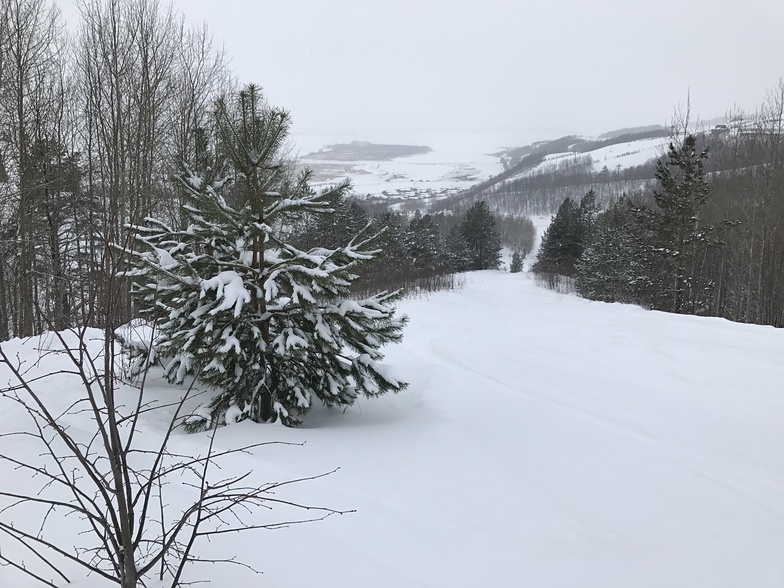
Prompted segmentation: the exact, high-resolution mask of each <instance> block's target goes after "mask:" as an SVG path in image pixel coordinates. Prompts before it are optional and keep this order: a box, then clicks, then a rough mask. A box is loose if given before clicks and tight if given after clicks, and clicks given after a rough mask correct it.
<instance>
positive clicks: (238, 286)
mask: <svg viewBox="0 0 784 588" xmlns="http://www.w3.org/2000/svg"><path fill="white" fill-rule="evenodd" d="M215 123H216V128H217V130H218V146H219V152H218V153H219V154H222V155H223V156H224V157H225V158H226V160H227V162H228V164H229V169H230V170H231V171H233V172H234V175H235V178H234V183H235V187H236V188H238V190H236V192H235V193H234V194H233V195H231V204H229V202H227V198H224V197H223V195H222V194H224V193H226V192H227V186H228V184H229V183H230V179H229V177H228V176H227V175H226V173H224V172H223V170H221V169H219V168H218V167H216V166H212V167H208V168H207V169H205V170H202V171H194V170H190V169H188V168H187V166H186V167H184V169H183V171H182V173H181V174H180V176H179V179H180V181H181V183H182V185H183V186H184V188H185V192H186V194H187V203H186V205H185V207H184V216H185V218H186V221H187V224H186V226H185V228H184V229H183V230H174V229H172V228H170V227H168V226H166V225H165V224H163V223H161V222H159V221H156V220H153V219H147V223H146V226H144V227H138V231H139V233H138V234H139V239H140V241H141V243H142V244H143V245H144V246H146V247H145V248H146V251H143V252H136V253H133V254H132V256H133V258H134V259H135V260H136V262H137V266H136V269H135V270H133V271H132V272H130V273H131V275H132V276H133V277H134V281H135V287H134V294H135V298H136V300H137V302H138V304H139V306H140V309H141V310H142V311H146V312H147V313H148V314H150V315H151V316H152V317H153V318H155V319H156V321H157V325H158V327H157V328H158V336H157V342H156V351H157V354H158V356H159V357H166V358H169V361H168V365H167V368H166V375H167V376H168V378H169V379H170V380H171V381H174V382H182V381H183V380H184V379H185V378H186V376H188V375H190V374H192V375H194V376H196V377H197V378H199V380H200V381H202V382H204V383H206V384H209V385H211V386H213V387H214V388H215V389H216V390H217V395H216V396H215V397H214V399H213V400H212V401H211V402H210V403H209V405H208V406H206V407H203V408H202V409H200V410H199V411H197V413H196V414H194V415H193V416H191V417H190V418H189V419H188V420H187V422H186V428H187V429H188V430H190V431H199V430H204V429H208V428H211V427H215V426H217V425H219V424H222V423H232V422H237V421H241V420H245V419H250V420H253V421H256V422H262V421H274V420H276V419H277V418H280V419H281V421H282V422H283V423H284V424H286V425H296V424H298V422H299V417H300V416H301V415H302V414H304V413H305V412H306V411H307V410H308V409H310V408H311V407H312V406H313V403H314V400H316V399H318V400H321V401H322V402H323V403H324V404H326V405H329V406H335V405H337V406H346V405H350V404H352V403H353V402H354V401H355V400H356V398H357V397H358V396H360V395H365V396H377V395H380V394H383V393H385V392H389V391H393V392H397V391H399V390H402V389H403V388H405V387H406V384H405V383H404V382H401V381H400V380H398V379H397V378H396V377H394V376H393V375H392V373H391V371H390V370H389V368H388V367H387V366H385V365H383V364H382V363H380V362H381V361H382V359H383V355H382V353H381V352H380V348H381V347H382V346H383V345H385V344H387V343H392V342H397V341H400V339H401V337H402V329H403V326H404V324H405V321H406V319H405V317H398V316H395V308H394V302H395V301H396V299H397V297H398V294H397V293H381V294H378V295H375V296H371V297H369V298H366V299H363V300H354V299H352V298H351V295H350V291H349V288H350V286H351V283H352V281H354V280H355V279H356V278H357V275H356V273H355V272H356V270H357V267H358V266H359V265H361V264H362V262H365V261H367V260H370V259H371V258H372V257H373V256H374V255H375V254H376V253H377V250H376V249H375V248H374V243H375V242H376V241H377V239H378V237H379V235H378V233H374V234H373V233H372V232H371V231H370V230H369V229H368V228H367V227H366V228H365V229H364V230H363V231H360V233H359V234H358V235H356V236H355V237H354V238H353V239H352V240H351V241H350V242H349V243H347V244H345V245H344V246H342V247H337V248H332V249H326V248H319V247H315V248H311V249H309V250H307V251H304V250H301V249H298V248H296V247H294V246H293V245H290V244H288V243H285V242H283V241H282V240H281V239H280V231H279V230H278V228H279V227H281V226H283V225H284V224H285V222H286V221H287V220H288V219H290V218H291V217H293V216H296V215H299V214H302V213H323V214H326V213H329V212H330V210H331V206H332V205H333V204H334V203H335V201H336V200H337V199H338V198H340V197H342V196H343V195H344V194H345V193H346V192H347V191H348V189H349V185H348V184H347V183H344V184H341V185H339V186H337V187H335V188H332V189H330V190H327V191H324V192H321V193H316V192H315V191H313V190H312V189H311V188H310V187H309V184H308V178H309V175H308V173H303V174H302V175H300V176H299V177H298V178H297V179H292V178H291V177H290V175H287V173H286V165H285V164H286V162H285V160H284V158H283V156H282V154H283V147H284V142H285V139H286V136H287V134H288V130H289V116H288V113H287V112H285V111H283V110H278V109H274V108H271V107H269V106H268V105H267V104H266V102H265V101H264V100H263V98H262V96H261V93H260V91H259V90H258V89H257V88H256V87H254V86H249V87H247V88H246V89H245V90H243V91H242V92H240V93H239V95H238V97H237V99H236V103H234V104H229V103H227V102H226V101H220V102H219V103H218V104H217V108H216V121H215Z"/></svg>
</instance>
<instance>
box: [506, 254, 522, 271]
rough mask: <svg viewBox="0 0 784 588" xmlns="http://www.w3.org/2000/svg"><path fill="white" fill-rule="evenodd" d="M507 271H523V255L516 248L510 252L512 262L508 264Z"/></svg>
mask: <svg viewBox="0 0 784 588" xmlns="http://www.w3.org/2000/svg"><path fill="white" fill-rule="evenodd" d="M509 271H510V272H512V273H513V274H519V273H520V272H521V271H523V256H522V255H521V253H520V252H519V251H518V250H516V249H515V251H514V253H512V263H511V264H510V265H509Z"/></svg>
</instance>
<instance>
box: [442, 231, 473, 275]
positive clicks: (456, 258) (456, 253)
mask: <svg viewBox="0 0 784 588" xmlns="http://www.w3.org/2000/svg"><path fill="white" fill-rule="evenodd" d="M444 246H445V247H446V255H447V264H448V266H449V269H450V270H451V271H453V272H467V271H468V270H469V268H470V266H471V251H470V250H469V248H468V243H466V240H465V237H463V232H462V230H461V227H460V225H454V226H453V227H452V228H451V229H450V230H449V233H448V234H447V236H446V240H445V242H444Z"/></svg>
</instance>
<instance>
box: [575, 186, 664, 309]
mask: <svg viewBox="0 0 784 588" xmlns="http://www.w3.org/2000/svg"><path fill="white" fill-rule="evenodd" d="M597 226H598V228H597V235H596V237H595V239H594V240H593V242H592V243H591V244H590V245H589V246H588V247H587V248H586V249H585V251H583V254H582V256H581V257H580V260H579V261H578V262H577V266H576V267H577V276H576V281H575V288H576V290H577V292H578V293H579V294H580V295H581V296H584V297H585V298H590V299H591V300H601V301H604V302H642V296H643V293H644V291H645V290H646V289H647V288H648V286H649V283H648V279H647V269H646V266H645V263H644V255H643V251H644V245H643V238H644V232H643V231H642V230H641V229H640V227H639V225H638V224H637V223H636V222H635V217H634V216H633V214H632V212H631V208H630V206H629V203H628V202H627V201H626V200H621V201H619V202H617V203H616V204H614V205H613V206H611V207H610V209H609V210H607V212H605V213H604V214H602V215H601V216H600V217H599V219H598V221H597Z"/></svg>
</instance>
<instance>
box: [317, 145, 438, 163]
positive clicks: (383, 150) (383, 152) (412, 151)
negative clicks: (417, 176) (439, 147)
mask: <svg viewBox="0 0 784 588" xmlns="http://www.w3.org/2000/svg"><path fill="white" fill-rule="evenodd" d="M430 151H432V149H431V148H430V147H427V146H426V145H381V144H376V143H369V142H367V141H352V142H351V143H336V144H334V145H326V146H325V147H324V148H323V149H321V150H320V151H317V152H315V153H308V154H306V155H304V156H303V159H307V160H314V159H315V160H321V161H391V160H393V159H397V158H398V157H410V156H412V155H422V154H424V153H430Z"/></svg>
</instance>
